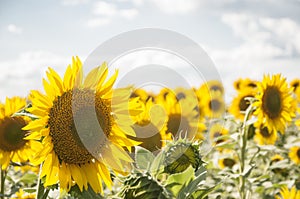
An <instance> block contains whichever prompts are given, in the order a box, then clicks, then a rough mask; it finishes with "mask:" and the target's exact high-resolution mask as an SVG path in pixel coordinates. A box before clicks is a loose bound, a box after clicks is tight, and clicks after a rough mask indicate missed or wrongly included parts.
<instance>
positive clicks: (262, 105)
mask: <svg viewBox="0 0 300 199" xmlns="http://www.w3.org/2000/svg"><path fill="white" fill-rule="evenodd" d="M255 98H256V99H257V101H256V102H254V103H253V106H254V107H256V110H255V112H254V115H256V116H257V117H258V118H257V122H258V123H261V124H264V125H265V126H266V127H267V128H268V129H269V131H272V130H278V131H280V132H281V133H284V130H285V127H286V123H288V122H290V121H291V120H292V117H294V116H295V111H294V110H295V107H294V105H293V104H294V103H293V101H294V99H293V97H292V95H291V90H290V89H289V87H288V85H287V82H286V79H285V78H283V77H282V76H281V75H280V74H277V75H273V76H272V77H270V76H269V75H265V76H264V78H263V81H262V83H259V84H258V94H257V95H256V96H255Z"/></svg>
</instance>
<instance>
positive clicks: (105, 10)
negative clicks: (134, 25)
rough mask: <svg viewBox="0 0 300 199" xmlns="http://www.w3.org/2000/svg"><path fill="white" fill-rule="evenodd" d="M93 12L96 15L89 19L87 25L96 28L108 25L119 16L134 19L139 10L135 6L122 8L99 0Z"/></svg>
mask: <svg viewBox="0 0 300 199" xmlns="http://www.w3.org/2000/svg"><path fill="white" fill-rule="evenodd" d="M92 14H93V15H94V16H93V18H90V19H89V20H87V22H86V25H87V26H88V27H91V28H95V27H99V26H104V25H108V24H110V23H112V22H113V21H114V19H117V18H125V19H128V20H132V19H134V18H135V17H136V16H137V15H138V14H139V12H138V10H137V9H135V8H128V9H121V8H119V7H117V4H114V3H108V2H105V1H98V2H96V3H95V4H94V6H93V10H92Z"/></svg>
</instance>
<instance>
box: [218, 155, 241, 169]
mask: <svg viewBox="0 0 300 199" xmlns="http://www.w3.org/2000/svg"><path fill="white" fill-rule="evenodd" d="M236 163H237V162H236V160H235V159H234V158H231V157H226V158H222V159H219V161H218V164H219V167H220V168H221V169H225V168H230V169H231V168H232V167H233V166H234V165H235V164H236Z"/></svg>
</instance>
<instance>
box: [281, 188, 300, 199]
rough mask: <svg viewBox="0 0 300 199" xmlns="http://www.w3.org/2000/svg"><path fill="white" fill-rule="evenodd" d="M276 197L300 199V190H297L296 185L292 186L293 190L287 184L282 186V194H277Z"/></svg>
mask: <svg viewBox="0 0 300 199" xmlns="http://www.w3.org/2000/svg"><path fill="white" fill-rule="evenodd" d="M275 198H276V199H300V190H297V189H296V187H292V189H291V190H289V189H288V188H287V186H284V187H282V189H281V191H280V196H278V195H276V196H275Z"/></svg>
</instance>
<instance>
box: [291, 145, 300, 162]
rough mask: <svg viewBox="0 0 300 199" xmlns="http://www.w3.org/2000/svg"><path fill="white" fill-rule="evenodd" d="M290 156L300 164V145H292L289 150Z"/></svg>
mask: <svg viewBox="0 0 300 199" xmlns="http://www.w3.org/2000/svg"><path fill="white" fill-rule="evenodd" d="M289 157H290V158H291V160H292V161H293V162H294V163H295V164H297V165H300V147H299V146H294V147H292V148H291V149H290V152H289Z"/></svg>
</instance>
